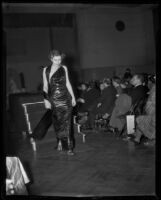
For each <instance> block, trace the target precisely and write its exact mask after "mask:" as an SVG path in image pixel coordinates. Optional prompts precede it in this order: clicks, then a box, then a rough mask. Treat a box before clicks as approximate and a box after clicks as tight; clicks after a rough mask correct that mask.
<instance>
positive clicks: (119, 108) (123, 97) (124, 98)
mask: <svg viewBox="0 0 161 200" xmlns="http://www.w3.org/2000/svg"><path fill="white" fill-rule="evenodd" d="M121 87H122V89H123V90H122V94H120V95H119V96H118V98H117V99H116V101H115V107H114V109H113V111H112V115H111V118H110V121H109V130H111V131H113V132H115V133H121V131H122V130H123V127H124V125H125V123H126V117H122V116H124V115H125V114H126V113H127V112H128V111H129V110H130V108H131V105H132V100H131V97H130V96H129V95H127V94H126V90H125V89H126V85H125V83H124V82H122V83H121Z"/></svg>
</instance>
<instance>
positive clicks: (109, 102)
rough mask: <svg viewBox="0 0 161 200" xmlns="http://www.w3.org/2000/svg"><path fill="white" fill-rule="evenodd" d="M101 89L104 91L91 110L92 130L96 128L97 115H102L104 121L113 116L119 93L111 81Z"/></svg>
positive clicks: (104, 83) (90, 121)
mask: <svg viewBox="0 0 161 200" xmlns="http://www.w3.org/2000/svg"><path fill="white" fill-rule="evenodd" d="M100 88H101V90H102V92H101V96H100V97H99V98H98V99H97V101H96V102H95V103H94V104H93V105H92V106H90V108H89V124H90V127H91V128H94V121H95V117H96V115H101V116H102V118H104V119H107V118H108V117H109V116H110V115H111V113H112V110H113V107H114V103H115V100H116V94H117V91H116V89H115V88H114V86H113V85H111V81H109V80H106V81H104V82H103V83H102V84H101V85H100Z"/></svg>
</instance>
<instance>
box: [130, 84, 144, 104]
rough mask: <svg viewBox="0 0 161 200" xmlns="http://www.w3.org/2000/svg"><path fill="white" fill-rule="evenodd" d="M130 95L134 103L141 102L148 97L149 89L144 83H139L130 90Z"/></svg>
mask: <svg viewBox="0 0 161 200" xmlns="http://www.w3.org/2000/svg"><path fill="white" fill-rule="evenodd" d="M129 96H131V99H132V105H134V104H136V103H137V102H139V101H140V100H141V99H143V98H146V97H147V89H146V87H145V86H143V85H139V86H137V87H133V88H132V89H131V91H129Z"/></svg>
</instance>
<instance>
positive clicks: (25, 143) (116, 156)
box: [7, 131, 155, 197]
mask: <svg viewBox="0 0 161 200" xmlns="http://www.w3.org/2000/svg"><path fill="white" fill-rule="evenodd" d="M18 135H19V136H18ZM75 138H76V148H75V155H74V156H67V155H66V154H61V153H59V152H57V151H56V150H55V149H54V147H55V145H56V140H55V137H54V133H53V132H52V131H49V132H48V134H47V136H46V137H45V138H44V139H43V140H42V141H39V142H38V143H37V151H36V152H34V151H33V150H32V148H31V144H30V142H29V140H28V138H25V137H23V136H22V135H21V134H15V133H12V134H10V137H9V142H7V144H9V147H10V151H11V152H12V153H13V154H14V155H17V156H18V157H19V158H20V159H21V161H22V163H23V165H24V167H25V169H26V171H27V173H28V176H29V178H30V179H31V183H30V194H32V195H41V196H76V197H83V196H87V197H88V196H127V195H130V196H131V195H132V196H133V195H154V194H155V148H154V147H146V146H144V145H143V144H141V145H140V146H135V145H134V144H133V143H132V142H131V141H123V140H122V139H121V138H116V137H114V135H112V133H107V132H98V133H94V132H90V133H88V135H87V137H86V143H83V142H82V137H81V136H79V135H77V134H76V135H75ZM13 150H14V151H13Z"/></svg>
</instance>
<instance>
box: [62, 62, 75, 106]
mask: <svg viewBox="0 0 161 200" xmlns="http://www.w3.org/2000/svg"><path fill="white" fill-rule="evenodd" d="M63 68H64V69H65V74H66V86H67V89H68V91H69V93H70V95H71V96H72V106H75V105H76V100H75V96H74V92H73V89H72V86H71V84H70V81H69V76H68V70H67V68H66V67H65V66H63Z"/></svg>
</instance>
